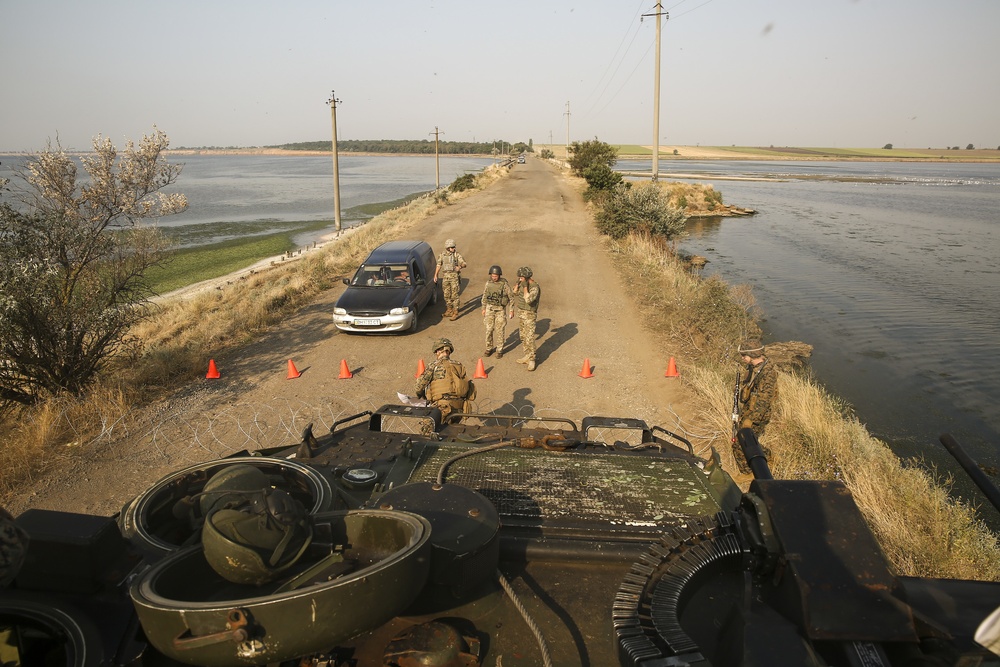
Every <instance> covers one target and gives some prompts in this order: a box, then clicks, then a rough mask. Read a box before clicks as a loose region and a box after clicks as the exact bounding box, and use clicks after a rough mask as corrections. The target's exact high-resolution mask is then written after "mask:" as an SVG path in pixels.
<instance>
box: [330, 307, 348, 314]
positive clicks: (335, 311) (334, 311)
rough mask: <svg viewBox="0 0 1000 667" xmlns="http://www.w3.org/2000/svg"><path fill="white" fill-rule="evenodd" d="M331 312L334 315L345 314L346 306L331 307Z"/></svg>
mask: <svg viewBox="0 0 1000 667" xmlns="http://www.w3.org/2000/svg"><path fill="white" fill-rule="evenodd" d="M333 314H334V315H346V314H347V309H346V308H334V309H333Z"/></svg>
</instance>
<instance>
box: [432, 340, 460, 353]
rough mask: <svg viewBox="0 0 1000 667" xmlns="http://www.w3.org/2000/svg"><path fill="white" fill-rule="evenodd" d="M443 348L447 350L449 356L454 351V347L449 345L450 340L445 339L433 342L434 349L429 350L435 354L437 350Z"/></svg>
mask: <svg viewBox="0 0 1000 667" xmlns="http://www.w3.org/2000/svg"><path fill="white" fill-rule="evenodd" d="M445 347H446V348H448V354H451V353H452V352H454V351H455V346H454V345H452V344H451V341H450V340H448V339H447V338H438V339H437V340H436V341H434V347H433V348H432V349H431V352H434V353H435V354H437V351H438V350H440V349H442V348H445Z"/></svg>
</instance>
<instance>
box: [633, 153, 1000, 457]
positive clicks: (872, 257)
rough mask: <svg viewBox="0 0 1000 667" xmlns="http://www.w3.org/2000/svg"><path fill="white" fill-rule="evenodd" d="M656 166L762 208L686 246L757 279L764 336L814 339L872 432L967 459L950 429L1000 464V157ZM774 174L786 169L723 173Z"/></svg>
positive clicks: (738, 276) (933, 453)
mask: <svg viewBox="0 0 1000 667" xmlns="http://www.w3.org/2000/svg"><path fill="white" fill-rule="evenodd" d="M619 168H623V169H628V170H636V165H634V164H629V163H625V164H624V165H619ZM645 170H646V171H648V170H649V165H648V163H646V165H645ZM661 171H664V172H684V173H685V174H701V175H702V176H703V177H702V178H699V179H698V180H699V181H704V182H708V183H712V184H713V185H714V187H715V188H716V189H718V190H720V191H721V192H722V193H723V196H724V199H725V201H726V203H728V204H735V205H738V206H744V207H749V208H753V209H756V210H757V211H758V215H756V216H755V217H753V218H748V219H733V218H726V219H711V220H701V221H693V222H691V223H689V232H690V236H689V237H688V239H687V240H685V241H684V242H683V243H682V244H681V247H682V249H683V250H685V251H687V252H690V253H695V254H699V255H703V256H705V257H707V258H708V259H709V264H708V266H707V268H706V271H708V272H710V273H717V274H719V275H720V276H721V277H723V278H724V279H725V280H727V281H728V282H730V283H749V284H752V285H753V286H754V291H755V294H756V296H757V302H758V304H759V305H760V307H761V308H762V309H763V311H764V314H765V318H766V319H765V321H764V323H763V325H764V328H765V331H766V336H767V338H766V340H801V341H805V342H807V343H810V344H812V345H814V346H815V350H814V355H813V359H812V367H813V369H814V370H815V372H816V375H817V376H818V378H819V379H820V380H821V381H822V382H823V383H824V384H825V385H826V386H827V387H829V388H830V389H831V390H832V391H833V392H834V393H836V394H838V395H840V396H842V397H844V398H845V399H847V400H848V401H849V402H850V403H851V404H852V405H853V406H854V407H855V410H856V412H857V414H858V416H859V417H860V418H861V420H862V421H863V422H865V423H866V424H867V425H868V427H869V430H870V431H871V432H872V433H873V434H875V435H876V436H878V437H880V438H882V439H884V440H886V441H887V442H888V443H889V444H890V445H891V446H892V447H893V448H894V449H895V450H896V451H897V452H898V453H899V454H900V455H902V456H925V457H926V458H928V459H930V460H932V461H934V462H937V463H939V464H940V465H942V466H944V467H946V468H947V469H949V470H956V469H957V468H956V467H955V465H954V464H953V462H952V461H951V460H950V457H949V456H948V455H947V454H946V453H944V450H943V448H942V446H941V445H940V444H939V443H938V440H937V438H938V436H939V435H940V434H941V433H944V432H949V433H951V434H953V435H954V436H955V437H956V438H958V440H959V442H961V443H962V444H963V445H965V446H966V449H967V451H969V453H970V454H971V455H973V456H974V457H975V458H976V459H977V460H979V461H980V462H981V463H986V464H991V465H998V464H1000V450H998V446H1000V260H998V257H997V255H998V253H1000V215H998V210H1000V165H997V164H909V163H853V162H852V163H847V162H802V163H794V162H793V163H788V162H779V163H775V162H732V163H715V162H712V163H695V162H685V163H680V164H678V163H668V164H667V165H666V167H664V165H663V163H662V162H661ZM764 175H773V176H778V177H780V178H782V179H783V180H782V181H781V182H775V181H767V182H757V181H747V180H741V181H733V180H722V178H725V177H739V176H743V177H756V176H764ZM668 178H670V177H669V176H668Z"/></svg>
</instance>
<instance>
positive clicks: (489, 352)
mask: <svg viewBox="0 0 1000 667" xmlns="http://www.w3.org/2000/svg"><path fill="white" fill-rule="evenodd" d="M494 352H496V348H495V347H488V348H486V352H484V353H483V354H485V355H486V356H487V357H492V356H493V353H494ZM500 356H501V357H502V356H503V355H502V354H501V355H500Z"/></svg>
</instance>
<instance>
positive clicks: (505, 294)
mask: <svg viewBox="0 0 1000 667" xmlns="http://www.w3.org/2000/svg"><path fill="white" fill-rule="evenodd" d="M502 276H503V269H501V268H500V267H499V266H498V265H496V264H494V265H493V266H491V267H490V279H489V280H487V281H486V289H484V290H483V323H484V324H485V325H486V353H485V354H486V356H487V357H488V356H490V355H491V354H493V353H494V352H496V353H497V359H500V358H502V357H503V345H504V342H505V341H506V340H507V320H508V319H511V318H513V317H514V307H513V305H512V303H513V300H514V293H513V292H511V289H510V283H508V282H507V279H506V278H503V277H502Z"/></svg>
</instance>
